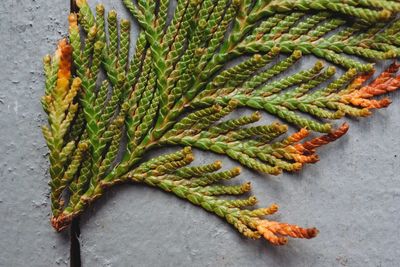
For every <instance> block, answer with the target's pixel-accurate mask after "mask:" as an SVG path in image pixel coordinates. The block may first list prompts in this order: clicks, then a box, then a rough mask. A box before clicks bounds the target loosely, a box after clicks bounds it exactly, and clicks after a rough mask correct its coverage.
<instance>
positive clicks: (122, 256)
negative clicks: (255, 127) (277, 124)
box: [0, 0, 400, 267]
mask: <svg viewBox="0 0 400 267" xmlns="http://www.w3.org/2000/svg"><path fill="white" fill-rule="evenodd" d="M96 2H100V1H90V3H91V4H93V5H94V4H95V3H96ZM102 2H104V3H105V5H106V7H107V9H110V8H112V7H114V8H116V9H117V10H120V11H122V7H121V4H120V1H115V0H107V1H106V0H105V1H102ZM67 10H68V3H67V1H64V0H56V1H54V0H53V1H45V0H36V1H35V0H29V1H22V0H19V1H18V0H3V1H1V2H0V33H1V40H0V63H1V66H2V68H1V69H0V80H1V83H0V240H1V244H0V266H7V267H8V266H66V265H68V260H69V259H68V257H69V256H68V254H69V240H68V236H67V234H57V233H55V232H54V231H53V230H52V228H51V227H50V225H49V223H48V221H49V211H50V207H49V199H48V193H49V189H48V186H47V182H48V179H49V176H48V172H47V168H48V161H47V156H46V154H47V148H46V147H45V144H44V141H43V139H42V137H41V133H40V125H42V124H43V123H45V116H44V114H43V112H42V111H41V107H40V103H39V97H40V96H41V95H42V94H43V75H42V69H41V68H42V66H41V58H42V56H43V55H44V54H46V53H49V52H52V51H53V50H54V47H55V43H56V40H57V39H59V38H60V37H61V36H63V35H64V34H65V33H66V30H67V28H66V21H67V20H66V15H67ZM123 16H126V15H123ZM133 31H134V30H133ZM312 61H313V59H310V61H309V62H306V63H303V66H306V65H310V64H311V63H312ZM391 98H392V99H393V104H392V105H391V106H390V107H389V108H388V109H386V110H381V111H378V112H376V113H375V114H374V115H373V116H372V117H370V118H368V119H361V120H350V124H351V129H350V131H349V133H348V135H347V136H345V137H343V138H342V139H341V140H339V141H337V142H336V143H334V144H331V145H330V146H328V147H325V148H323V149H321V150H320V153H319V154H320V156H321V161H320V162H319V163H318V164H316V165H309V166H306V167H305V168H304V169H303V171H302V172H301V173H298V174H284V175H281V176H279V177H271V176H266V175H260V174H257V173H255V172H251V171H249V170H244V171H243V174H242V175H241V176H240V178H239V179H238V180H241V181H244V180H251V181H252V183H253V186H254V190H253V192H254V194H255V195H256V196H257V197H258V198H259V199H260V203H261V204H264V205H268V204H270V203H272V202H277V203H278V204H279V205H280V208H281V210H280V212H279V214H278V215H276V216H274V218H275V219H278V220H282V221H287V222H294V223H298V224H300V225H305V226H316V227H318V228H319V229H320V231H321V233H320V235H319V236H318V237H317V238H315V239H313V240H290V242H289V244H288V245H287V246H285V247H272V246H270V245H269V244H267V243H266V242H264V241H253V240H247V239H245V238H242V237H241V236H240V235H239V234H238V233H237V232H236V231H235V230H234V229H233V228H232V227H231V226H229V225H228V224H226V223H225V222H224V221H222V220H221V219H219V218H218V217H216V216H213V215H211V214H209V213H207V212H205V211H203V210H201V209H200V208H198V207H195V206H192V205H190V204H189V203H187V202H185V201H182V200H179V199H177V198H176V197H174V196H172V195H168V194H165V193H163V192H161V191H159V190H157V189H153V188H148V187H146V186H136V185H132V186H128V185H127V186H121V187H117V188H115V189H113V190H111V191H110V192H109V193H108V194H107V195H106V196H105V197H104V198H103V199H102V200H100V201H99V202H97V203H96V204H95V205H94V206H93V207H92V208H91V209H90V211H88V212H86V214H85V215H84V216H83V218H82V222H81V231H82V235H81V243H82V244H81V245H82V260H83V266H152V267H153V266H284V267H286V266H288V267H289V266H398V265H399V262H400V252H399V251H400V241H399V240H400V232H399V227H398V225H399V221H400V175H399V173H400V164H399V163H400V148H399V147H400V141H399V134H400V108H399V107H400V94H399V93H393V94H391ZM269 119H270V118H268V117H267V118H266V120H269ZM163 152H165V151H163ZM156 153H160V151H158V152H156ZM196 156H197V159H196V162H197V163H205V162H210V161H212V160H213V159H215V158H218V157H216V156H214V155H210V154H205V153H204V152H200V151H196ZM223 161H224V167H226V168H229V167H230V166H235V165H237V164H236V163H234V162H232V161H230V160H228V159H226V158H224V159H223Z"/></svg>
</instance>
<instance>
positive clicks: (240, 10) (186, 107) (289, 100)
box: [42, 0, 400, 245]
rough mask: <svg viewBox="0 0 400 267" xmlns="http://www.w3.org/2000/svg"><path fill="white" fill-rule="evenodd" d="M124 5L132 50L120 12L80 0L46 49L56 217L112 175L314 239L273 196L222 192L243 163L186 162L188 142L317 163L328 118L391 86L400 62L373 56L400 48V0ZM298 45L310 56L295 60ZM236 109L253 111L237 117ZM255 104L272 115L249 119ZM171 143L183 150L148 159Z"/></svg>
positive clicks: (250, 157)
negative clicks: (50, 52) (266, 120)
mask: <svg viewBox="0 0 400 267" xmlns="http://www.w3.org/2000/svg"><path fill="white" fill-rule="evenodd" d="M123 2H124V4H125V6H126V7H127V9H128V10H129V11H130V13H131V14H132V17H133V19H134V21H135V23H138V25H139V26H140V32H139V34H138V38H137V40H136V46H135V49H134V51H131V50H130V47H131V42H132V40H131V37H130V35H131V34H130V32H131V22H130V21H129V20H126V19H119V18H118V16H117V13H116V12H115V11H110V12H109V13H108V14H107V15H105V8H104V7H103V6H102V5H98V6H97V7H96V10H95V11H94V12H93V11H92V10H91V8H90V7H89V5H88V3H87V2H86V1H84V0H79V1H76V3H77V5H78V6H79V14H70V16H69V23H70V27H69V38H68V40H62V41H61V42H60V43H59V46H58V49H57V51H56V53H55V55H54V56H53V57H52V58H51V57H50V56H46V57H45V60H44V65H45V74H46V89H45V96H44V97H43V99H42V104H43V108H44V110H45V111H46V113H47V114H48V117H49V126H44V127H43V134H44V136H45V139H46V142H47V144H48V146H49V149H50V174H51V181H50V187H51V201H52V214H53V215H52V219H51V221H52V225H53V226H54V228H55V229H56V230H58V231H61V230H63V229H65V228H66V227H68V226H69V225H70V223H71V221H72V220H73V218H76V217H78V216H79V215H81V214H82V213H83V212H84V211H85V209H86V208H87V206H88V205H89V204H91V203H93V202H94V201H95V200H96V199H98V198H100V197H101V196H103V195H104V193H105V191H106V190H107V189H108V188H110V187H112V186H113V185H115V184H118V183H128V182H133V183H145V184H147V185H149V186H152V187H157V188H159V189H161V190H163V191H166V192H169V193H172V194H175V195H176V196H178V197H179V198H182V199H184V200H187V201H189V202H191V203H192V204H194V205H197V206H199V207H202V208H203V209H205V210H207V211H209V212H211V213H214V214H216V215H217V216H219V217H221V218H223V219H224V220H226V221H227V222H228V223H230V224H232V225H233V227H235V228H236V229H237V230H238V231H239V232H240V233H241V234H243V235H244V236H246V237H250V238H261V237H263V238H265V239H266V240H268V241H270V242H271V243H272V244H275V245H283V244H285V243H286V242H287V238H288V237H294V238H313V237H315V236H316V235H317V233H318V230H316V229H315V228H309V229H308V228H301V227H299V226H296V225H292V224H286V223H281V222H275V221H270V220H268V219H266V216H268V215H271V214H273V213H275V212H276V211H277V210H278V206H277V205H276V204H273V205H271V206H269V207H267V208H257V207H256V208H251V207H252V206H254V205H256V203H257V200H256V198H255V197H254V196H250V197H247V198H230V199H228V198H226V197H224V195H230V196H239V195H243V194H247V193H248V192H249V191H250V190H251V184H250V183H249V182H247V183H243V184H238V185H227V184H224V183H223V181H225V180H229V179H232V178H234V177H236V176H238V175H239V174H240V168H238V167H237V168H233V169H230V170H222V171H221V170H220V169H221V167H222V166H221V162H220V161H216V162H214V163H210V164H208V165H204V166H191V165H190V164H191V162H192V161H193V160H194V156H193V153H192V148H196V149H200V150H204V151H208V152H210V153H216V154H220V155H224V156H227V157H229V158H231V159H233V160H235V161H236V162H237V163H238V164H240V165H242V166H245V167H247V168H250V169H253V170H256V171H259V172H262V173H265V174H266V175H278V174H280V173H282V172H284V171H287V172H294V171H299V170H300V169H301V168H302V167H303V165H305V164H308V163H315V162H317V161H318V160H319V157H318V155H317V149H318V148H319V147H321V146H323V145H326V144H328V143H331V142H333V141H335V140H337V139H338V138H340V137H341V136H343V135H344V134H345V133H346V132H347V131H348V129H349V125H348V124H347V123H343V122H342V123H341V126H335V124H333V123H332V121H333V120H338V119H341V118H344V117H345V116H347V117H366V116H368V115H370V114H371V113H372V111H373V110H374V109H379V108H384V107H387V106H388V105H389V104H390V100H389V99H387V98H383V99H379V98H376V97H379V96H381V95H383V94H386V93H389V92H391V91H394V90H396V89H398V88H399V87H400V77H399V76H398V75H397V71H398V69H399V67H400V65H398V64H396V63H393V64H392V65H390V67H388V68H387V69H386V70H385V71H383V72H382V73H381V74H379V75H378V76H377V77H376V78H373V77H372V75H373V68H374V67H373V64H372V63H371V61H372V60H391V61H393V59H395V58H397V56H398V55H399V53H400V50H399V49H400V41H399V40H400V27H399V25H400V24H399V20H398V19H397V18H396V15H397V13H398V12H399V11H400V3H398V2H396V1H388V0H379V1H378V0H369V1H365V0H351V1H339V0H333V1H332V0H329V1H328V0H312V1H309V0H285V1H270V0H269V1H266V0H254V1H252V0H233V1H231V0H221V1H214V0H178V2H177V7H176V9H175V10H174V13H173V15H172V18H171V21H169V20H168V19H167V17H168V8H169V4H170V1H167V0H158V1H142V0H139V1H137V3H134V2H132V1H131V0H123ZM305 56H309V57H308V58H310V56H313V57H316V58H319V59H318V60H316V61H315V64H314V65H313V66H312V67H310V68H302V69H300V70H297V69H296V68H297V66H298V65H297V62H301V61H302V60H303V58H304V57H305ZM239 59H241V60H239ZM358 59H367V60H369V61H370V62H369V63H365V61H362V60H358ZM231 62H236V63H231ZM237 62H239V63H237ZM337 68H339V69H341V70H343V71H342V74H341V75H338V74H336V71H337ZM287 73H290V74H287ZM103 74H104V75H103ZM239 108H248V109H253V110H254V112H253V113H252V114H250V115H243V116H239V117H234V116H232V115H233V113H232V112H233V111H235V110H237V109H239ZM262 113H265V114H266V115H267V114H268V115H267V116H272V117H275V118H276V119H277V121H276V122H273V123H271V124H267V125H260V124H255V123H257V122H258V121H260V119H261V115H262ZM226 117H228V118H226ZM287 124H288V125H291V126H294V127H295V128H297V130H296V131H295V132H294V133H293V132H290V130H289V127H288V125H287ZM288 132H289V133H288ZM171 145H175V146H182V147H184V148H183V149H181V150H178V151H176V152H174V153H170V154H166V155H162V156H158V157H154V158H151V159H149V160H147V161H146V160H144V158H145V155H146V153H148V151H149V150H151V149H153V148H157V147H162V146H171ZM118 155H122V156H121V157H118Z"/></svg>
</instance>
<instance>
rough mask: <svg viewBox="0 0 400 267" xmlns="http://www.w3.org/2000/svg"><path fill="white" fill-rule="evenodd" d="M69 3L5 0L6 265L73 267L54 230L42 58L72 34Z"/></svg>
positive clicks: (2, 258) (0, 13)
mask: <svg viewBox="0 0 400 267" xmlns="http://www.w3.org/2000/svg"><path fill="white" fill-rule="evenodd" d="M68 9H69V5H68V3H67V1H64V0H56V1H45V0H37V1H35V0H33V1H32V0H29V1H22V0H2V1H0V34H1V39H0V63H1V69H0V240H1V245H0V266H4V267H9V266H57V265H64V266H65V265H67V263H68V257H69V240H68V236H67V235H66V234H61V235H60V234H57V233H55V232H54V231H53V230H52V229H51V228H50V224H49V213H50V205H49V199H48V193H49V189H48V186H47V182H48V179H49V176H48V171H47V168H48V160H47V147H46V146H45V143H44V141H43V138H42V136H41V133H40V125H42V124H43V123H45V122H46V117H45V115H44V114H43V112H42V109H41V106H40V103H39V102H38V100H39V98H40V97H41V96H42V95H43V82H44V81H43V74H42V73H43V72H42V64H41V58H42V57H43V56H44V55H45V54H46V53H49V52H52V51H53V50H54V47H55V44H56V42H57V40H58V39H60V37H61V36H62V35H64V34H65V29H66V26H67V23H66V22H67V20H66V17H65V14H67V12H68Z"/></svg>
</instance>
